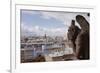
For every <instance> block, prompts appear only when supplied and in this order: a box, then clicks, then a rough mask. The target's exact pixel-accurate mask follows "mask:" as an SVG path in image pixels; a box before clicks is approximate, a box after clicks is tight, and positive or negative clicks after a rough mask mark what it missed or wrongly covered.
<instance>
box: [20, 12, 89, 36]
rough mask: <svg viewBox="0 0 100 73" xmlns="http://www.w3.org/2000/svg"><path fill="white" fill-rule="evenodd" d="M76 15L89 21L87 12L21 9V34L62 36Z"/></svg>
mask: <svg viewBox="0 0 100 73" xmlns="http://www.w3.org/2000/svg"><path fill="white" fill-rule="evenodd" d="M76 15H83V16H84V17H85V18H86V19H87V21H89V17H88V16H87V13H72V12H50V11H34V10H21V36H25V35H26V36H31V35H40V36H43V35H44V34H47V35H48V36H64V35H65V34H66V33H67V30H68V27H69V26H70V25H71V20H72V19H74V20H75V17H76ZM75 23H76V25H77V26H79V25H78V23H77V22H75Z"/></svg>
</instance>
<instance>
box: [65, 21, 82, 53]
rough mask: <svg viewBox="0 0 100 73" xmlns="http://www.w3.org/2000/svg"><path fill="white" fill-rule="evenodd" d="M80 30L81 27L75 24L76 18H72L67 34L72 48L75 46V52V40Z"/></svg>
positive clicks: (74, 48)
mask: <svg viewBox="0 0 100 73" xmlns="http://www.w3.org/2000/svg"><path fill="white" fill-rule="evenodd" d="M79 32H80V29H79V27H78V26H76V25H75V20H72V22H71V26H70V27H69V29H68V33H67V35H68V40H69V45H70V47H71V48H73V50H74V52H75V50H76V44H75V40H76V38H77V35H78V34H79Z"/></svg>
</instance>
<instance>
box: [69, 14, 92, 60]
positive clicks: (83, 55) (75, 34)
mask: <svg viewBox="0 0 100 73" xmlns="http://www.w3.org/2000/svg"><path fill="white" fill-rule="evenodd" d="M76 21H77V22H78V24H79V25H80V27H81V29H79V28H78V26H76V25H75V21H74V20H72V23H71V26H70V27H69V29H68V34H67V35H68V40H69V43H70V44H69V45H70V46H71V47H72V48H73V51H74V52H75V55H76V57H77V58H78V59H82V60H85V59H89V56H90V55H89V23H88V21H87V20H86V19H85V18H84V17H83V16H81V15H77V16H76Z"/></svg>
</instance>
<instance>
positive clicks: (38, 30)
mask: <svg viewBox="0 0 100 73" xmlns="http://www.w3.org/2000/svg"><path fill="white" fill-rule="evenodd" d="M65 32H66V28H64V27H63V28H60V27H59V28H56V29H55V28H45V27H40V26H38V25H36V26H27V24H25V23H22V24H21V35H23V36H30V35H38V36H39V35H40V36H44V34H47V35H48V36H63V35H64V34H65Z"/></svg>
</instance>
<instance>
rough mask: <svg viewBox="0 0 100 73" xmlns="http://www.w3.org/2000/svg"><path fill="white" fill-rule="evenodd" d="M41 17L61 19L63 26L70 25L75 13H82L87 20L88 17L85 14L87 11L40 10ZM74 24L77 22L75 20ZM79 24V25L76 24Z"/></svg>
mask: <svg viewBox="0 0 100 73" xmlns="http://www.w3.org/2000/svg"><path fill="white" fill-rule="evenodd" d="M40 14H41V17H42V18H44V19H52V18H54V19H56V20H59V21H61V22H62V23H63V24H64V25H65V26H67V27H69V26H70V25H71V20H72V19H74V20H75V17H76V15H83V16H84V17H85V18H86V19H87V21H89V17H88V16H87V13H72V12H43V11H41V12H40ZM76 25H78V23H77V22H76ZM78 26H79V25H78Z"/></svg>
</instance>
